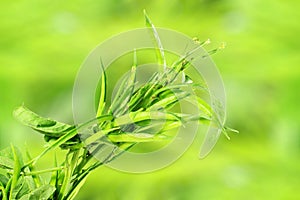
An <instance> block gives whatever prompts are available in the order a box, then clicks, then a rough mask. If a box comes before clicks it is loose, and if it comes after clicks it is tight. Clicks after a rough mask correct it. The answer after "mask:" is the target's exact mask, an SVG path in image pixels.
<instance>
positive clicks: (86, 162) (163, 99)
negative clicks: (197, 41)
mask: <svg viewBox="0 0 300 200" xmlns="http://www.w3.org/2000/svg"><path fill="white" fill-rule="evenodd" d="M145 18H146V25H147V26H148V27H149V28H150V29H149V30H150V32H151V34H152V36H153V38H154V42H155V44H156V52H157V59H158V63H159V64H161V65H164V70H163V71H159V72H156V73H154V74H153V76H152V77H151V78H150V79H149V80H148V82H147V83H145V84H143V85H141V86H140V87H137V82H136V68H137V67H138V65H137V56H136V51H134V59H133V60H134V61H133V65H132V68H131V72H130V74H128V75H127V76H126V77H125V78H124V79H123V81H122V83H121V85H120V87H119V88H118V91H117V94H116V96H115V98H114V99H113V101H112V103H111V105H108V104H107V100H106V89H107V78H106V73H105V71H104V66H103V63H102V61H101V60H100V67H101V68H102V77H101V82H100V87H99V89H100V91H99V94H100V95H99V101H98V107H97V114H96V116H95V118H94V119H91V120H90V121H87V122H86V123H83V124H76V125H68V124H64V123H61V122H58V121H55V120H53V119H49V118H44V117H41V116H39V115H38V114H36V113H34V112H32V111H31V110H29V109H28V108H26V107H25V106H24V105H22V106H20V107H18V108H17V109H15V111H14V116H15V118H17V119H18V120H19V121H20V122H21V123H22V124H24V125H25V126H28V127H30V128H32V129H33V130H35V131H37V132H39V133H41V134H42V135H43V136H44V139H45V142H46V143H47V146H46V148H45V149H44V151H43V152H41V153H40V154H39V155H38V156H36V157H34V158H31V156H30V155H29V153H28V152H27V157H28V160H27V162H25V163H24V162H23V157H22V155H21V153H20V151H19V150H18V149H17V148H16V147H14V146H11V148H8V149H4V150H2V151H1V152H0V168H2V169H3V170H4V172H5V173H3V174H0V191H1V193H0V195H1V196H0V197H2V199H9V200H12V199H20V200H27V199H28V200H29V199H30V200H31V199H50V200H51V199H53V200H54V199H55V200H71V199H73V198H74V197H75V196H76V194H77V193H78V191H79V189H80V188H81V187H82V185H83V184H84V181H85V180H86V178H87V176H88V175H89V174H90V172H92V171H93V170H94V169H96V168H97V167H99V166H101V165H103V164H105V163H109V162H111V161H112V160H114V159H116V158H117V157H118V156H120V155H121V154H122V153H123V152H124V151H126V150H128V149H130V148H131V147H133V146H134V145H136V144H138V143H145V142H159V141H162V140H163V141H166V140H169V139H170V138H172V137H170V136H168V133H169V132H170V131H172V130H174V129H175V128H178V127H179V126H181V125H184V124H185V123H186V122H189V121H197V122H199V123H200V122H204V121H211V122H212V123H213V124H215V125H216V127H217V128H218V129H222V130H223V131H224V132H226V129H225V128H224V127H223V125H222V124H221V123H220V122H219V116H218V112H216V113H215V112H214V111H213V109H212V108H211V107H210V105H209V104H208V103H206V102H205V100H204V99H202V98H201V97H200V96H197V95H196V94H195V91H197V90H203V89H204V91H207V89H206V88H205V86H204V85H199V84H195V83H194V82H193V80H192V79H191V78H189V77H188V76H187V75H185V74H184V70H185V69H186V68H187V67H188V66H189V63H188V62H187V61H186V60H185V58H186V57H187V56H188V55H190V54H191V52H188V53H187V55H186V56H185V57H183V58H179V59H178V60H177V61H175V62H174V63H173V64H172V65H171V67H167V66H166V60H165V56H164V51H163V47H162V44H161V42H160V39H159V37H158V34H157V32H156V29H155V27H154V25H153V24H152V23H151V20H150V19H149V17H148V16H147V15H146V13H145ZM179 74H180V75H184V77H185V78H184V79H182V78H181V76H180V78H178V77H179ZM186 88H189V90H186ZM181 100H186V101H188V102H190V103H192V104H194V105H196V106H197V107H198V108H199V110H200V111H201V113H200V114H183V113H178V112H176V109H173V108H174V107H176V105H178V104H179V103H180V101H181ZM91 125H92V126H91ZM91 127H92V129H91ZM156 127H162V128H161V129H160V130H159V131H157V129H156ZM87 129H91V130H92V132H91V133H88V134H83V133H82V132H81V130H87ZM228 130H231V129H228ZM80 136H81V137H80ZM108 143H110V145H111V144H113V145H114V146H115V148H114V150H113V151H112V152H111V153H110V154H109V155H107V156H106V157H105V158H104V159H103V160H93V159H92V158H93V155H94V154H97V153H98V152H99V151H101V150H102V149H103V148H104V147H105V146H106V145H107V144H108ZM58 147H60V148H61V149H62V150H66V151H67V153H66V157H65V160H64V161H63V162H62V163H58V162H57V160H56V159H55V163H54V166H53V168H48V169H45V170H36V169H35V166H36V164H37V162H38V161H39V159H40V158H41V157H43V156H44V155H45V154H46V153H48V152H49V151H51V150H54V149H56V148H58ZM91 147H92V148H91ZM90 149H93V151H91V150H90ZM44 173H52V176H51V178H50V180H43V179H42V177H41V176H40V175H41V174H44Z"/></svg>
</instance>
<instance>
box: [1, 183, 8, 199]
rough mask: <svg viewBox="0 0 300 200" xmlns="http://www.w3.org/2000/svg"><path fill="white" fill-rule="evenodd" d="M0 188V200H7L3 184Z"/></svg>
mask: <svg viewBox="0 0 300 200" xmlns="http://www.w3.org/2000/svg"><path fill="white" fill-rule="evenodd" d="M0 190H1V191H2V200H7V194H6V191H5V188H4V187H3V186H0Z"/></svg>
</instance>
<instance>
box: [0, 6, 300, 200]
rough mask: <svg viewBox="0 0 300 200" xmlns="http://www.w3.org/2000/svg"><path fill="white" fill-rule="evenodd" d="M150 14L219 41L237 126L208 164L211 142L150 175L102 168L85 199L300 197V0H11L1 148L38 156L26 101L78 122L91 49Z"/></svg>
mask: <svg viewBox="0 0 300 200" xmlns="http://www.w3.org/2000/svg"><path fill="white" fill-rule="evenodd" d="M144 8H145V9H146V10H147V12H148V14H149V15H150V17H151V18H152V21H153V22H154V23H155V24H156V26H158V27H165V28H170V29H174V30H177V31H180V32H183V33H185V34H187V35H189V36H191V37H194V36H197V37H198V38H199V39H200V40H205V39H207V38H210V39H211V40H212V44H213V45H215V46H218V45H219V44H220V43H221V42H223V41H225V42H226V43H227V47H226V49H225V50H224V51H222V52H220V53H218V54H216V55H214V56H213V59H214V61H215V63H216V64H217V66H218V68H219V70H220V72H221V74H222V77H223V79H224V83H225V87H226V91H227V100H228V103H227V112H228V114H227V118H228V120H227V124H228V125H229V126H231V127H234V128H236V129H238V130H239V131H240V133H239V134H238V135H231V140H230V141H228V140H227V139H226V138H225V137H224V136H221V138H220V140H219V142H218V144H217V146H216V147H215V149H214V150H213V152H212V153H211V154H210V155H209V156H208V157H207V158H205V159H204V160H199V159H198V153H199V146H200V142H199V141H195V143H194V144H193V145H192V147H191V148H190V150H189V151H188V152H187V153H186V154H185V155H184V156H183V157H182V158H181V159H179V160H178V161H177V162H176V163H174V164H173V165H172V166H170V167H167V168H165V169H162V170H160V171H157V172H154V173H149V174H142V175H136V174H126V173H122V172H118V171H114V170H112V169H109V168H106V167H102V168H99V169H98V170H97V171H95V172H94V173H93V174H92V175H91V176H90V177H89V179H88V181H87V182H86V184H85V186H84V187H83V188H82V190H81V191H80V193H79V195H78V198H77V199H91V200H98V199H108V200H114V199H116V200H117V199H120V200H121V199H122V200H127V199H128V200H129V199H141V200H147V199H164V200H185V199H187V200H194V199H209V200H213V199H222V200H223V199H272V200H274V199H300V193H299V187H300V173H299V172H300V159H299V155H300V134H299V132H300V126H299V122H300V120H299V116H300V109H299V106H298V104H299V99H300V92H299V87H300V68H299V63H300V54H299V46H300V40H299V35H300V26H299V22H298V21H299V19H300V12H299V10H300V1H296V0H286V1H283V0H264V1H261V0H249V1H243V0H173V1H160V0H152V1H143V0H139V1H138V0H118V1H117V0H98V1H97V0H76V1H53V0H52V1H50V0H43V1H38V0H16V1H9V0H1V2H0V148H4V147H6V146H8V145H9V143H14V144H17V145H19V146H20V147H21V148H25V146H26V145H25V144H27V146H29V148H30V150H31V151H32V152H33V154H34V153H38V152H39V151H40V150H41V149H42V145H43V140H42V138H41V137H40V135H38V134H37V133H34V132H33V131H31V130H30V129H27V128H25V127H23V126H22V125H20V124H19V123H18V122H16V121H15V120H14V119H13V117H12V111H13V109H14V108H15V107H16V106H18V105H20V104H22V103H25V105H26V106H28V107H30V108H31V109H32V110H34V111H37V112H38V113H40V114H42V115H44V116H49V117H53V118H55V119H58V120H61V121H64V122H70V123H71V122H72V105H71V104H72V87H73V82H74V79H75V77H76V73H77V71H78V69H79V67H80V65H81V63H82V62H83V60H84V59H85V57H86V56H87V55H88V53H89V52H90V51H91V50H92V49H93V48H94V47H95V46H96V45H97V44H98V43H100V42H101V41H104V40H105V39H107V38H108V37H110V36H112V35H114V34H117V33H120V32H122V31H126V30H129V29H133V28H139V27H144V18H143V13H142V10H143V9H144Z"/></svg>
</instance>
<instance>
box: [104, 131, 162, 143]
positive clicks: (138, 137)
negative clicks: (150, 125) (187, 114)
mask: <svg viewBox="0 0 300 200" xmlns="http://www.w3.org/2000/svg"><path fill="white" fill-rule="evenodd" d="M107 137H108V139H109V140H110V141H112V142H133V143H139V142H156V141H161V140H165V139H168V138H167V137H166V136H164V135H152V134H148V133H135V134H132V133H122V134H118V135H108V136H107Z"/></svg>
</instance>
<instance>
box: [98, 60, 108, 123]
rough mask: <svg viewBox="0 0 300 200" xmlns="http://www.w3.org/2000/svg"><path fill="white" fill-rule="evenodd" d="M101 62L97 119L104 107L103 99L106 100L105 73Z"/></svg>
mask: <svg viewBox="0 0 300 200" xmlns="http://www.w3.org/2000/svg"><path fill="white" fill-rule="evenodd" d="M100 62H101V69H102V76H101V90H100V97H99V104H98V110H97V114H96V117H99V116H101V115H102V113H103V111H104V107H105V98H106V88H107V86H106V84H107V81H106V73H105V68H104V65H103V62H102V59H100Z"/></svg>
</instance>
